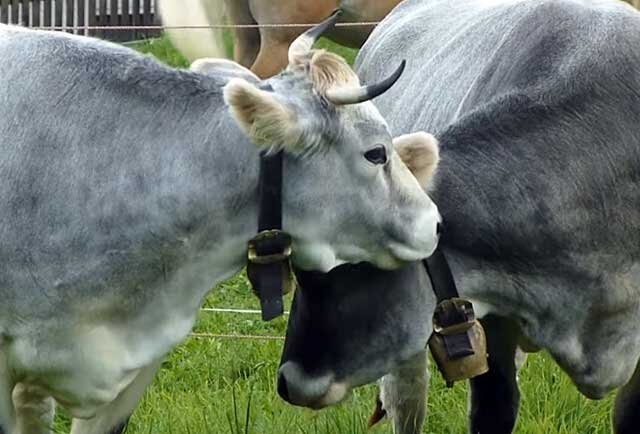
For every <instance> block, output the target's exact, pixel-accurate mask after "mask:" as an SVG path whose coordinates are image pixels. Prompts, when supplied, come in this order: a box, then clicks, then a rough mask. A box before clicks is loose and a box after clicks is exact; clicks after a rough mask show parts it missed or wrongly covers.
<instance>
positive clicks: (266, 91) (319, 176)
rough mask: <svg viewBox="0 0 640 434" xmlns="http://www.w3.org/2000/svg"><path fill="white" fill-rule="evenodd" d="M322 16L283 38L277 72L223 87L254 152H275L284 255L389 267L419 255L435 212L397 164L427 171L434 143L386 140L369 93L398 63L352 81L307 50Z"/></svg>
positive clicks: (305, 264) (309, 262) (431, 233)
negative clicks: (285, 57) (289, 246)
mask: <svg viewBox="0 0 640 434" xmlns="http://www.w3.org/2000/svg"><path fill="white" fill-rule="evenodd" d="M327 25H328V23H325V24H322V25H320V26H318V27H316V28H314V29H311V30H310V31H308V32H307V33H305V34H303V35H302V36H300V37H299V38H298V39H297V40H296V41H294V42H293V44H292V45H291V47H290V50H289V66H288V68H287V69H286V70H285V71H284V72H283V73H281V74H280V75H278V76H276V77H274V78H272V79H269V80H266V81H260V80H259V79H258V78H257V77H255V79H253V80H245V79H243V78H239V77H235V78H232V79H231V80H230V81H229V82H228V84H227V85H226V86H225V88H224V97H225V101H226V103H227V105H228V107H229V109H230V111H231V113H232V115H233V117H234V119H235V121H236V122H237V124H238V125H239V126H240V128H241V129H242V130H243V131H244V132H245V134H246V135H247V136H248V137H249V138H250V139H251V141H252V142H253V143H254V144H255V145H256V146H258V147H259V149H260V150H261V151H263V152H276V151H283V152H284V153H285V160H284V185H283V214H284V218H283V220H284V229H285V230H286V231H287V232H289V233H290V234H291V235H292V237H293V252H294V253H293V254H294V257H293V260H294V263H295V264H296V265H297V266H298V267H300V268H302V269H313V270H323V271H328V270H330V269H331V268H333V267H335V266H337V265H339V264H342V263H356V262H362V261H368V262H372V263H374V264H376V265H377V266H379V267H382V268H395V267H398V266H399V265H401V264H402V263H406V262H409V261H414V260H417V259H420V258H424V257H426V256H429V255H430V254H431V253H432V252H433V250H434V249H435V247H436V244H437V241H438V230H437V226H438V222H439V220H440V216H439V214H438V211H437V208H436V206H435V205H434V204H433V203H432V201H431V200H430V199H429V197H428V196H427V195H426V194H425V193H424V191H423V190H422V189H421V187H420V184H419V182H418V181H417V180H416V177H414V176H413V175H412V172H411V171H410V170H409V169H408V167H407V166H409V167H411V168H412V170H413V172H414V173H415V174H416V175H417V176H421V177H429V176H431V173H432V172H433V170H434V169H435V167H436V165H437V162H438V146H437V142H436V141H435V140H434V139H433V137H431V136H429V135H426V134H424V133H418V134H414V135H410V136H403V137H402V138H400V139H399V143H398V147H399V148H400V149H402V150H403V151H406V152H398V151H397V150H396V149H395V148H394V142H393V139H392V137H391V135H390V132H389V128H388V126H387V124H386V122H385V121H384V119H383V118H382V116H381V115H380V113H379V112H378V110H377V109H376V108H375V107H374V105H373V104H372V103H371V102H369V100H370V99H371V98H373V97H375V96H377V95H379V94H380V93H382V92H384V91H385V90H387V89H388V88H389V87H390V86H391V85H393V83H394V82H395V81H396V80H397V79H398V77H399V76H400V74H401V72H402V68H403V66H401V67H400V68H398V70H397V71H396V73H394V74H393V75H392V76H391V77H389V78H388V79H386V80H384V81H383V82H381V83H378V84H373V85H369V86H361V85H360V83H359V80H358V77H357V76H356V74H355V73H354V72H353V70H352V69H351V68H350V67H349V66H348V65H347V63H346V62H345V61H344V59H342V58H341V57H339V56H336V55H334V54H331V53H328V52H325V51H323V50H312V49H311V46H312V44H313V42H314V40H315V39H316V38H317V37H318V35H319V34H320V32H321V31H322V30H323V29H324V28H325V27H327ZM402 157H404V159H405V162H404V163H403V159H402ZM405 163H406V164H405Z"/></svg>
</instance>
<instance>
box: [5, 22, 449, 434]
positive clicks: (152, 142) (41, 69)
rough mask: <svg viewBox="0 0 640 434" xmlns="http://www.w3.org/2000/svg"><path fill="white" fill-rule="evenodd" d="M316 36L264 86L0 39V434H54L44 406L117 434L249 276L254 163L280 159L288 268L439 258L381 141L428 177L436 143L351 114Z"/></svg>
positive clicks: (342, 81) (424, 205)
mask: <svg viewBox="0 0 640 434" xmlns="http://www.w3.org/2000/svg"><path fill="white" fill-rule="evenodd" d="M314 31H315V32H316V33H313V32H314ZM310 32H311V33H309V34H307V35H303V36H301V37H300V38H299V39H298V40H296V41H295V42H294V43H293V44H292V46H291V48H290V52H289V59H290V65H289V68H288V69H287V71H286V72H284V73H283V74H281V75H280V76H278V77H275V78H273V79H271V80H269V81H267V82H261V81H260V80H258V79H257V78H256V77H255V76H254V75H253V74H251V73H250V72H249V71H247V70H246V69H244V68H242V67H240V66H239V65H237V64H234V63H232V62H228V61H219V62H216V61H208V62H206V61H203V62H200V63H199V64H198V65H195V69H196V70H206V74H203V73H201V72H193V71H180V70H175V69H171V68H168V67H166V66H163V65H161V64H160V63H158V62H156V61H154V60H153V59H151V58H148V57H144V56H142V55H140V54H138V53H135V52H133V51H132V50H129V49H126V48H122V47H119V46H117V45H113V44H109V43H105V42H101V41H98V40H93V39H88V38H82V37H75V36H69V35H64V34H54V33H48V32H39V31H30V30H23V29H19V28H15V27H9V26H0V150H1V151H2V158H1V159H0V203H1V204H2V207H1V208H0V210H1V211H0V257H1V258H2V260H1V262H2V266H1V267H0V298H1V300H2V302H1V303H0V426H1V429H0V432H3V433H5V434H41V433H48V432H50V426H51V423H52V415H53V401H55V402H57V403H58V404H60V405H62V406H64V407H65V408H66V409H67V410H68V411H69V412H70V414H71V415H72V416H73V418H74V420H73V426H72V433H73V434H107V433H111V432H119V430H117V427H118V425H119V424H121V423H122V422H123V421H124V420H125V419H126V418H127V417H128V416H129V414H130V413H131V412H132V411H133V409H134V408H135V406H136V404H137V402H138V400H139V398H140V396H141V395H142V393H143V391H144V389H145V388H146V386H147V385H148V384H149V383H150V382H151V380H152V378H153V376H154V374H155V372H156V370H157V369H158V366H159V364H160V363H161V361H162V359H163V358H164V356H165V355H166V354H167V352H169V351H170V350H171V349H172V348H173V347H174V346H175V345H176V344H178V343H179V342H180V341H181V340H182V339H184V337H185V336H186V335H187V333H188V332H189V330H190V329H191V327H192V325H193V323H194V320H195V317H196V314H197V311H198V308H199V306H200V303H201V302H202V300H203V298H204V296H205V295H206V294H207V293H208V292H209V290H210V288H211V287H212V286H213V285H214V284H216V283H217V282H220V281H221V280H222V279H225V278H227V277H229V276H231V275H233V274H234V273H236V272H237V271H238V270H240V269H241V267H242V266H243V265H244V264H245V262H246V261H245V258H246V246H247V241H248V240H249V239H250V238H251V237H252V236H253V235H254V234H255V232H256V227H257V203H258V200H257V199H258V198H257V184H258V179H257V178H258V161H259V151H260V150H263V151H270V150H272V151H278V150H282V151H284V152H285V156H284V184H283V208H284V209H283V220H284V229H285V230H287V231H288V232H290V233H291V235H292V237H293V239H294V244H293V250H294V255H293V261H294V263H295V264H296V265H297V266H300V267H303V268H305V269H318V270H324V271H328V270H329V269H331V268H333V267H334V266H336V265H338V264H340V263H344V262H357V261H362V260H370V261H373V262H374V263H376V264H378V265H380V266H383V267H396V266H398V265H400V264H402V263H404V262H406V261H413V260H416V259H418V258H420V257H423V256H428V255H429V254H430V253H431V252H432V251H433V250H434V248H435V245H436V243H437V241H438V235H437V229H436V228H437V225H438V221H439V215H438V212H437V209H436V207H435V205H434V204H433V203H432V202H431V200H430V199H429V198H428V196H427V195H426V194H425V193H424V192H423V191H422V189H421V188H420V185H419V183H418V181H417V180H416V178H415V177H414V176H412V174H411V173H410V171H409V170H408V169H407V167H406V166H405V165H404V164H403V163H402V161H401V159H400V158H399V156H398V155H399V154H398V152H396V151H395V150H394V144H395V145H396V146H397V147H398V149H399V150H400V151H402V149H403V148H404V147H407V146H410V148H411V149H412V150H416V151H417V154H416V156H417V157H418V160H419V161H414V162H409V163H411V165H412V167H413V166H414V165H415V163H416V162H417V163H418V164H419V168H418V170H417V171H416V175H417V176H430V175H429V174H430V173H431V172H432V171H433V169H435V166H436V164H437V160H438V148H437V144H436V142H435V141H434V140H433V137H431V136H425V135H424V134H422V133H417V134H416V135H414V139H413V140H410V141H409V142H410V143H407V141H406V139H402V140H400V141H398V140H395V141H393V140H392V138H391V136H390V134H389V131H388V128H387V125H386V123H385V121H384V120H383V119H382V117H381V116H380V114H379V113H378V111H377V110H376V109H375V108H374V106H373V105H372V103H371V102H362V101H365V100H366V99H367V98H369V97H370V96H371V95H370V93H369V92H370V91H371V90H372V89H373V88H371V87H361V86H360V85H359V82H358V79H357V76H356V75H355V73H354V72H353V71H352V70H351V69H350V68H349V67H348V66H347V64H346V63H345V61H344V60H343V59H341V58H339V57H338V56H335V55H333V54H329V53H325V52H322V51H310V47H311V44H312V43H313V39H314V37H315V36H316V34H317V30H312V31H310ZM386 87H388V85H387V86H386ZM375 89H376V91H377V92H380V91H383V90H384V86H383V87H379V86H378V87H376V88H375ZM356 102H362V103H361V104H351V105H350V103H356ZM252 142H253V143H252ZM414 170H415V168H414ZM425 174H426V175H425ZM422 181H423V182H425V181H426V179H422ZM416 232H420V233H421V234H422V235H421V236H420V237H418V238H415V237H414V233H416ZM114 429H116V430H117V431H112V430H114Z"/></svg>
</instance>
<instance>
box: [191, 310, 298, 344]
mask: <svg viewBox="0 0 640 434" xmlns="http://www.w3.org/2000/svg"><path fill="white" fill-rule="evenodd" d="M200 312H203V313H208V314H234V315H259V314H261V313H262V312H261V311H259V310H255V309H237V308H214V307H203V308H201V309H200ZM284 314H285V315H289V312H288V311H285V312H284ZM189 336H190V337H192V338H195V339H236V340H252V341H283V340H284V336H274V335H245V334H241V333H204V332H192V333H189Z"/></svg>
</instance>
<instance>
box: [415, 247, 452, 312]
mask: <svg viewBox="0 0 640 434" xmlns="http://www.w3.org/2000/svg"><path fill="white" fill-rule="evenodd" d="M422 263H423V264H424V268H425V269H426V270H427V274H428V275H429V280H430V281H431V287H432V288H433V292H434V293H435V294H436V298H437V300H438V303H440V302H442V301H444V300H448V299H450V298H458V297H459V294H458V288H457V287H456V282H455V280H453V274H451V269H450V268H449V263H448V262H447V259H446V258H445V257H444V253H442V250H441V249H440V247H438V248H436V251H435V252H433V255H431V256H430V257H428V258H427V259H424V260H423V261H422Z"/></svg>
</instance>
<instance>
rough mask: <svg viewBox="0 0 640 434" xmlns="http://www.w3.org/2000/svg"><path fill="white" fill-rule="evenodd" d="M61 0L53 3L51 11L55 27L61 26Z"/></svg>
mask: <svg viewBox="0 0 640 434" xmlns="http://www.w3.org/2000/svg"><path fill="white" fill-rule="evenodd" d="M62 1H63V0H56V3H55V5H54V11H53V18H54V24H53V25H54V26H56V27H60V26H62Z"/></svg>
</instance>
